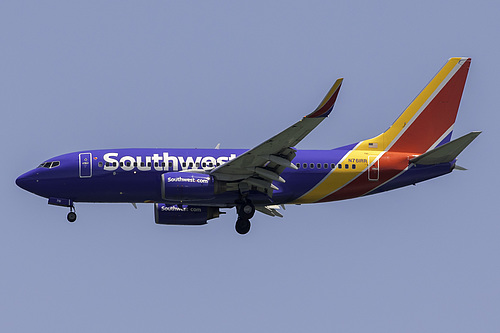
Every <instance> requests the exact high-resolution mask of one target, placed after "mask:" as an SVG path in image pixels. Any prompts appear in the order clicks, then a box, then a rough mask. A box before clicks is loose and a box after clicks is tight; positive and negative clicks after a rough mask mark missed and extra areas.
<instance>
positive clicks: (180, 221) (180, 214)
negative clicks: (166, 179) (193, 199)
mask: <svg viewBox="0 0 500 333" xmlns="http://www.w3.org/2000/svg"><path fill="white" fill-rule="evenodd" d="M220 214H221V212H220V211H219V209H218V208H215V207H200V206H188V205H166V204H163V203H156V204H155V223H156V224H167V225H202V224H207V221H208V220H210V219H213V218H217V217H219V215H220ZM222 214H224V213H222Z"/></svg>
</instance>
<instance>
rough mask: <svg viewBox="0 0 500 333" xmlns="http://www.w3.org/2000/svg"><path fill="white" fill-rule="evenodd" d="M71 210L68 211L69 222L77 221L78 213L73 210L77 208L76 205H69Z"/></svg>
mask: <svg viewBox="0 0 500 333" xmlns="http://www.w3.org/2000/svg"><path fill="white" fill-rule="evenodd" d="M69 209H70V211H69V213H68V216H67V218H68V222H75V221H76V213H75V212H74V211H73V210H74V209H75V207H74V206H71V207H69Z"/></svg>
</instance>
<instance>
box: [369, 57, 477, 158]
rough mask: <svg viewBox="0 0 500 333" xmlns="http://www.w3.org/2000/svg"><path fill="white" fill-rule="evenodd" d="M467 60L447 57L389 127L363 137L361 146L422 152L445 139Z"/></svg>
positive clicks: (467, 67) (461, 91)
mask: <svg viewBox="0 0 500 333" xmlns="http://www.w3.org/2000/svg"><path fill="white" fill-rule="evenodd" d="M470 61H471V59H470V58H451V59H449V60H448V62H447V63H446V64H445V65H444V67H443V68H441V70H440V71H439V72H438V73H437V74H436V76H434V78H433V79H432V80H431V81H430V82H429V84H428V85H427V86H426V87H425V88H424V90H422V92H421V93H420V94H419V95H418V96H417V97H416V98H415V99H414V100H413V102H412V103H411V104H410V105H409V106H408V107H407V108H406V110H405V111H404V112H403V113H402V114H401V116H400V117H399V118H398V119H397V120H396V121H395V122H394V123H393V124H392V126H391V127H390V128H389V129H388V130H387V131H386V132H384V133H382V134H380V135H379V136H377V137H375V138H373V139H370V140H365V141H364V142H363V143H362V145H365V146H366V147H363V148H364V149H367V150H379V151H389V150H390V151H395V152H410V153H416V154H423V153H425V152H426V151H429V150H431V149H434V148H435V147H437V146H440V145H442V144H445V143H447V142H449V141H450V138H451V133H452V131H453V125H454V123H455V119H456V117H457V112H458V107H459V105H460V99H461V98H462V93H463V90H464V86H465V80H466V78H467V73H468V71H469V66H470ZM360 148H361V147H360ZM363 148H362V149H363Z"/></svg>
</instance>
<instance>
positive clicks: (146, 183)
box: [16, 58, 481, 234]
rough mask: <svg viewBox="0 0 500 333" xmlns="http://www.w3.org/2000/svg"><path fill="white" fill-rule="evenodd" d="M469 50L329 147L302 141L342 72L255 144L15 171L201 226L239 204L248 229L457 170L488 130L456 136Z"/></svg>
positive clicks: (46, 191) (51, 163)
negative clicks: (386, 121) (365, 134)
mask: <svg viewBox="0 0 500 333" xmlns="http://www.w3.org/2000/svg"><path fill="white" fill-rule="evenodd" d="M470 61H471V60H470V58H451V59H449V60H448V62H447V63H446V64H445V66H444V67H443V68H442V69H441V70H440V71H439V72H438V73H437V74H436V76H435V77H434V78H433V79H432V80H431V81H430V82H429V83H428V84H427V86H426V87H425V88H424V90H422V92H421V93H420V94H419V95H418V96H417V97H416V98H415V100H413V102H412V103H411V104H410V105H409V106H408V107H407V108H406V110H405V111H404V112H403V113H402V114H401V115H400V116H399V118H398V119H397V120H396V121H395V122H394V123H393V124H392V125H391V127H390V128H389V129H388V130H387V131H385V132H384V133H382V134H380V135H378V136H376V137H374V138H371V139H368V140H363V141H359V142H355V143H353V144H350V145H346V146H343V147H340V148H335V149H331V150H299V149H297V148H295V147H296V146H297V145H298V144H299V142H300V141H301V140H302V139H304V138H305V137H306V136H307V135H308V134H309V133H310V132H311V131H312V130H313V129H314V128H315V127H316V126H318V125H319V124H320V123H321V122H322V121H323V120H324V119H326V118H327V117H328V115H329V114H330V112H331V111H332V109H333V105H334V103H335V100H336V99H337V95H338V93H339V89H340V86H341V84H342V79H338V80H337V81H336V82H335V84H334V85H333V87H332V88H331V89H330V91H329V92H328V94H327V95H326V97H325V98H324V99H323V101H322V102H321V103H320V105H319V106H318V107H317V108H316V110H314V111H313V112H312V113H310V114H308V115H307V116H305V117H304V118H302V119H301V120H299V121H298V122H297V123H295V124H294V125H292V126H290V127H289V128H287V129H285V130H284V131H282V132H281V133H279V134H277V135H275V136H273V137H272V138H270V139H269V140H266V141H264V142H263V143H261V144H260V145H258V146H256V147H254V148H252V149H250V150H242V149H217V148H218V147H217V148H216V149H105V150H86V151H80V152H75V153H70V154H65V155H60V156H57V157H54V158H51V159H49V160H47V161H45V162H43V163H41V164H40V165H39V166H38V167H37V168H35V169H33V170H31V171H28V172H27V173H25V174H23V175H21V176H20V177H19V178H17V180H16V183H17V185H18V186H20V187H21V188H23V189H25V190H27V191H30V192H32V193H35V194H37V195H39V196H42V197H45V198H48V203H49V204H51V205H57V206H64V207H68V208H69V210H70V212H69V213H68V216H67V218H68V221H70V222H74V221H75V220H76V214H75V207H74V203H75V202H126V203H132V204H133V205H134V206H136V203H144V202H146V203H154V213H155V222H156V223H158V224H167V225H203V224H206V223H207V221H208V220H210V219H213V218H217V217H219V215H220V214H223V212H221V211H220V210H221V209H224V208H233V207H235V208H236V211H237V214H238V219H237V221H236V231H237V232H238V233H240V234H246V233H247V232H248V231H249V230H250V219H251V218H252V217H253V216H254V213H255V211H259V212H261V213H264V214H267V215H270V216H279V217H282V215H281V213H280V211H279V209H280V208H281V207H283V208H284V205H289V204H306V203H319V202H328V201H336V200H343V199H350V198H356V197H360V196H365V195H369V194H375V193H380V192H384V191H388V190H392V189H396V188H399V187H403V186H407V185H411V184H415V183H418V182H422V181H424V180H427V179H431V178H434V177H438V176H441V175H445V174H447V173H450V172H451V171H452V170H453V169H455V168H460V167H458V166H457V165H456V164H455V163H456V158H457V156H458V155H459V154H460V153H461V152H462V151H463V150H464V149H465V148H466V147H467V146H468V145H469V144H470V143H471V142H472V141H473V140H474V139H475V138H476V137H477V136H478V135H479V134H480V133H481V132H471V133H469V134H467V135H464V136H462V137H460V138H458V139H455V140H453V141H452V140H451V136H452V131H453V125H454V123H455V119H456V116H457V112H458V107H459V104H460V99H461V97H462V92H463V89H464V86H465V80H466V78H467V73H468V71H469V66H470Z"/></svg>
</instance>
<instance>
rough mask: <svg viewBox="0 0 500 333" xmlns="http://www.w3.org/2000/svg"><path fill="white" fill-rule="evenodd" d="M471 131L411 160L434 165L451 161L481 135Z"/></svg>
mask: <svg viewBox="0 0 500 333" xmlns="http://www.w3.org/2000/svg"><path fill="white" fill-rule="evenodd" d="M479 134H481V132H471V133H469V134H466V135H464V136H462V137H460V138H458V139H455V140H453V141H450V142H448V143H446V144H444V145H442V146H439V147H437V148H435V149H433V150H431V151H428V152H426V153H424V154H422V155H420V156H417V157H415V158H413V159H411V160H410V162H411V163H413V164H422V165H432V164H439V163H447V162H451V161H453V160H454V159H456V158H457V156H458V155H459V154H460V153H461V152H462V151H463V150H464V149H465V148H466V147H467V146H468V145H469V144H470V143H471V142H472V141H473V140H474V139H475V138H476V137H477V136H478V135H479Z"/></svg>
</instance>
